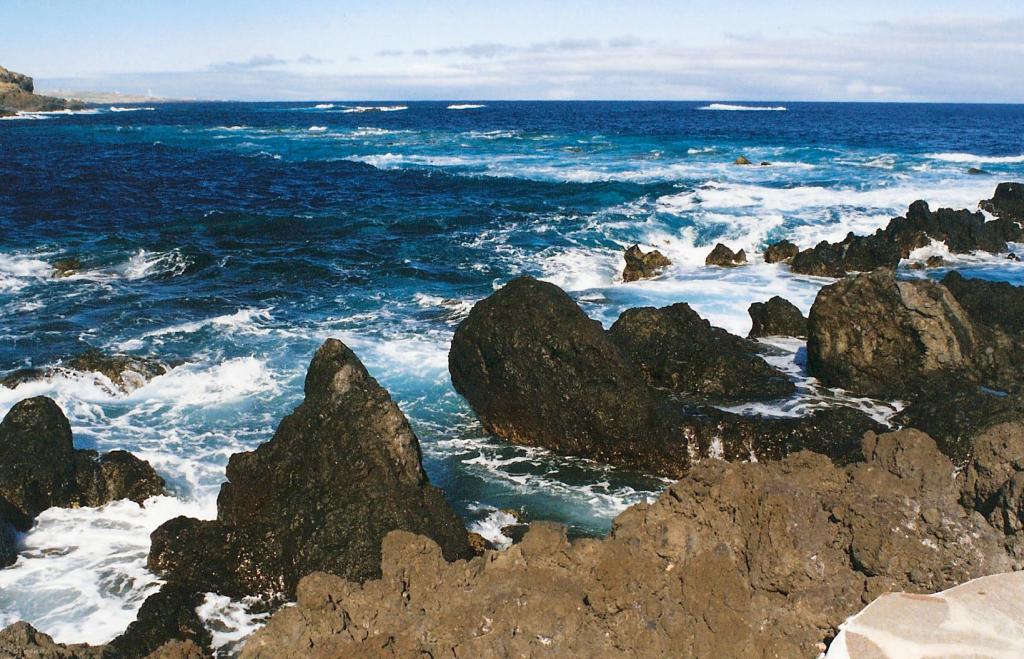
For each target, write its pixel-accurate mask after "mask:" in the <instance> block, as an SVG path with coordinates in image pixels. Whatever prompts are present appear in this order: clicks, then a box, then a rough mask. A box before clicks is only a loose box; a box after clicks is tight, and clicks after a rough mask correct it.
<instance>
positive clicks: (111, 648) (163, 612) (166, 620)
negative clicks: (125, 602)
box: [102, 584, 212, 659]
mask: <svg viewBox="0 0 1024 659" xmlns="http://www.w3.org/2000/svg"><path fill="white" fill-rule="evenodd" d="M202 602H203V596H202V595H201V594H199V593H196V592H194V591H193V590H192V589H191V588H188V587H183V586H180V585H176V584H165V585H164V586H161V587H160V590H158V591H157V592H155V593H154V594H152V595H150V596H149V597H147V598H146V601H145V602H143V603H142V608H140V609H139V614H138V616H137V617H136V620H135V622H133V623H132V624H130V625H128V629H126V630H125V631H124V633H123V634H121V635H120V636H118V637H117V638H115V639H114V640H112V641H111V642H110V643H108V644H107V645H106V646H104V648H103V655H102V656H103V658H104V659H136V658H139V659H141V658H142V657H146V656H147V655H149V654H150V653H151V652H154V651H156V650H158V649H160V648H161V646H163V645H164V644H165V643H168V642H169V641H172V640H178V641H187V642H191V643H192V644H193V645H195V646H197V647H198V648H202V649H204V650H205V648H209V647H210V643H211V640H212V639H211V636H210V632H209V631H208V630H207V629H206V627H205V626H204V625H203V621H202V620H200V619H199V616H198V615H197V614H196V607H197V606H199V605H200V604H202ZM167 650H168V651H169V650H170V649H169V648H168V649H167Z"/></svg>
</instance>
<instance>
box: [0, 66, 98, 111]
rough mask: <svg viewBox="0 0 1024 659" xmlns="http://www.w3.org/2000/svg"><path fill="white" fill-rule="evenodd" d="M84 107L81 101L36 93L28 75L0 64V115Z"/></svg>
mask: <svg viewBox="0 0 1024 659" xmlns="http://www.w3.org/2000/svg"><path fill="white" fill-rule="evenodd" d="M84 107H85V104H84V103H82V102H81V101H73V100H67V99H63V98H57V97H55V96H42V95H40V94H36V93H35V83H34V82H33V81H32V78H31V77H30V76H27V75H25V74H23V73H16V72H14V71H10V70H8V69H5V68H4V67H2V66H0V116H9V115H12V114H15V113H17V112H56V111H60V110H81V109H82V108H84Z"/></svg>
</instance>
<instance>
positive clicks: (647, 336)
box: [608, 303, 796, 401]
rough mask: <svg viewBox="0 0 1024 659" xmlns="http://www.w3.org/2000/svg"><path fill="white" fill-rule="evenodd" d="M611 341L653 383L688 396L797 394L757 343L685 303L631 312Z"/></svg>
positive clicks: (737, 398)
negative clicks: (713, 323) (768, 361)
mask: <svg viewBox="0 0 1024 659" xmlns="http://www.w3.org/2000/svg"><path fill="white" fill-rule="evenodd" d="M608 338H609V339H611V341H612V343H614V344H615V346H616V347H618V349H619V351H620V352H621V353H622V354H623V356H625V357H626V358H627V359H629V360H630V361H631V362H632V363H634V364H636V365H638V366H639V367H640V373H641V374H642V375H643V376H644V378H645V379H646V380H647V381H648V382H649V383H650V384H652V385H653V386H655V387H660V388H664V389H668V390H670V391H672V392H674V393H676V394H680V395H682V396H685V397H689V398H696V399H699V400H714V401H742V400H767V399H773V398H783V397H786V396H789V395H790V394H792V393H793V392H794V391H795V390H796V387H795V386H794V385H793V383H792V382H791V381H790V380H789V378H787V377H786V375H785V374H784V373H782V371H780V370H778V369H777V368H775V367H773V366H770V365H769V364H768V363H767V362H766V361H765V360H764V359H763V358H761V357H760V356H759V355H758V354H757V352H758V346H757V345H756V344H755V343H753V342H751V341H748V340H746V339H742V338H740V337H738V336H733V335H732V334H729V333H728V332H726V331H725V330H724V329H721V328H718V327H712V325H711V323H709V322H708V321H706V320H704V319H703V318H701V317H700V316H699V315H698V314H697V312H696V311H694V310H693V309H691V308H690V306H689V305H687V304H685V303H679V304H673V305H671V306H668V307H663V308H661V309H655V308H652V307H642V308H638V309H628V310H626V311H624V312H623V313H622V315H621V316H620V317H619V319H618V320H617V321H615V323H614V324H613V325H612V326H611V328H610V329H609V330H608Z"/></svg>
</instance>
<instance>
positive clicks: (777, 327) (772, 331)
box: [747, 295, 807, 339]
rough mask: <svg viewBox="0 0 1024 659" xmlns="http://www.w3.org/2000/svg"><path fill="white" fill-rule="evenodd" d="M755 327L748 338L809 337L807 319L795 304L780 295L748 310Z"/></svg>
mask: <svg viewBox="0 0 1024 659" xmlns="http://www.w3.org/2000/svg"><path fill="white" fill-rule="evenodd" d="M748 313H749V314H750V320H751V321H753V325H752V326H751V328H750V333H749V334H747V337H749V338H751V339H756V338H759V337H762V336H797V337H801V338H802V337H805V336H807V319H806V318H804V315H803V314H802V313H800V309H798V308H797V307H796V305H795V304H793V303H792V302H790V301H789V300H787V299H785V298H781V297H779V296H778V295H776V296H774V297H772V298H771V299H769V300H768V301H767V302H755V303H753V304H751V305H750V309H748Z"/></svg>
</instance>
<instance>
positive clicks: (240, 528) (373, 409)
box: [148, 339, 470, 599]
mask: <svg viewBox="0 0 1024 659" xmlns="http://www.w3.org/2000/svg"><path fill="white" fill-rule="evenodd" d="M305 393H306V398H305V400H304V401H303V403H302V404H301V405H299V407H297V408H296V409H295V411H294V412H292V414H290V415H289V416H287V417H285V419H284V420H283V421H282V422H281V424H280V425H279V426H278V429H277V432H275V433H274V436H273V438H272V439H271V440H270V441H268V442H266V443H264V444H262V445H260V446H259V447H258V448H257V449H256V450H255V451H251V452H246V453H236V454H235V455H233V456H231V460H230V461H229V462H228V467H227V477H228V482H227V483H225V484H224V485H223V486H221V491H220V496H219V497H218V498H217V520H216V521H201V520H197V519H190V518H185V517H178V518H175V519H172V520H170V521H169V522H166V523H165V524H163V525H162V526H161V527H159V528H158V529H157V530H156V531H154V532H153V535H152V547H151V549H150V554H149V561H148V565H149V568H150V569H152V570H153V571H154V572H157V573H158V574H160V575H162V576H163V577H165V578H166V579H167V580H168V581H170V582H172V583H179V584H187V585H189V586H190V587H192V588H193V589H194V590H196V591H215V592H218V593H221V594H224V595H230V596H232V597H240V596H245V595H262V596H266V597H268V598H270V599H276V598H279V597H281V596H284V597H292V596H293V595H294V593H295V585H296V584H297V583H298V581H299V579H300V578H301V577H302V576H304V575H306V574H309V573H310V572H314V571H317V570H326V571H329V572H331V573H333V574H338V575H341V576H344V577H347V578H349V579H352V580H355V581H361V580H363V579H368V578H373V577H376V576H378V575H380V543H381V540H382V538H383V537H384V536H385V535H386V534H387V533H388V532H389V531H392V530H395V529H405V530H408V531H412V532H416V533H422V534H424V535H427V536H429V537H431V538H433V539H434V540H435V541H437V542H438V543H439V544H440V546H441V547H442V549H443V552H444V556H445V557H446V558H447V559H448V560H455V559H458V558H465V557H467V556H468V555H469V554H470V550H469V545H468V542H467V537H466V530H465V528H464V526H463V524H462V522H461V520H460V519H459V518H458V516H457V515H456V514H455V513H454V512H453V511H452V509H451V507H450V506H449V505H448V502H447V501H446V500H445V498H444V495H443V494H442V492H441V491H440V490H438V489H437V488H435V487H434V486H432V485H431V484H430V482H429V480H428V479H427V476H426V473H424V471H423V468H422V466H421V465H420V448H419V441H418V440H417V438H416V435H415V434H414V433H413V431H412V428H411V427H410V426H409V423H408V421H407V420H406V418H405V416H404V415H403V414H402V412H401V410H399V409H398V406H397V405H395V403H394V401H393V400H392V399H391V397H390V396H389V395H388V393H387V391H385V390H384V389H383V388H382V387H381V386H380V385H379V384H378V383H377V381H376V380H374V379H373V378H372V377H371V376H370V375H369V373H367V371H366V369H365V368H364V367H363V365H362V363H361V362H360V361H359V359H358V358H357V357H356V356H355V354H353V353H352V351H351V350H349V349H348V348H347V347H346V346H345V345H344V344H343V343H341V342H340V341H338V340H336V339H328V340H327V342H325V343H324V344H323V346H321V347H320V349H319V350H318V351H317V353H316V355H315V356H314V357H313V360H312V363H311V364H310V366H309V371H308V372H307V373H306V382H305Z"/></svg>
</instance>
